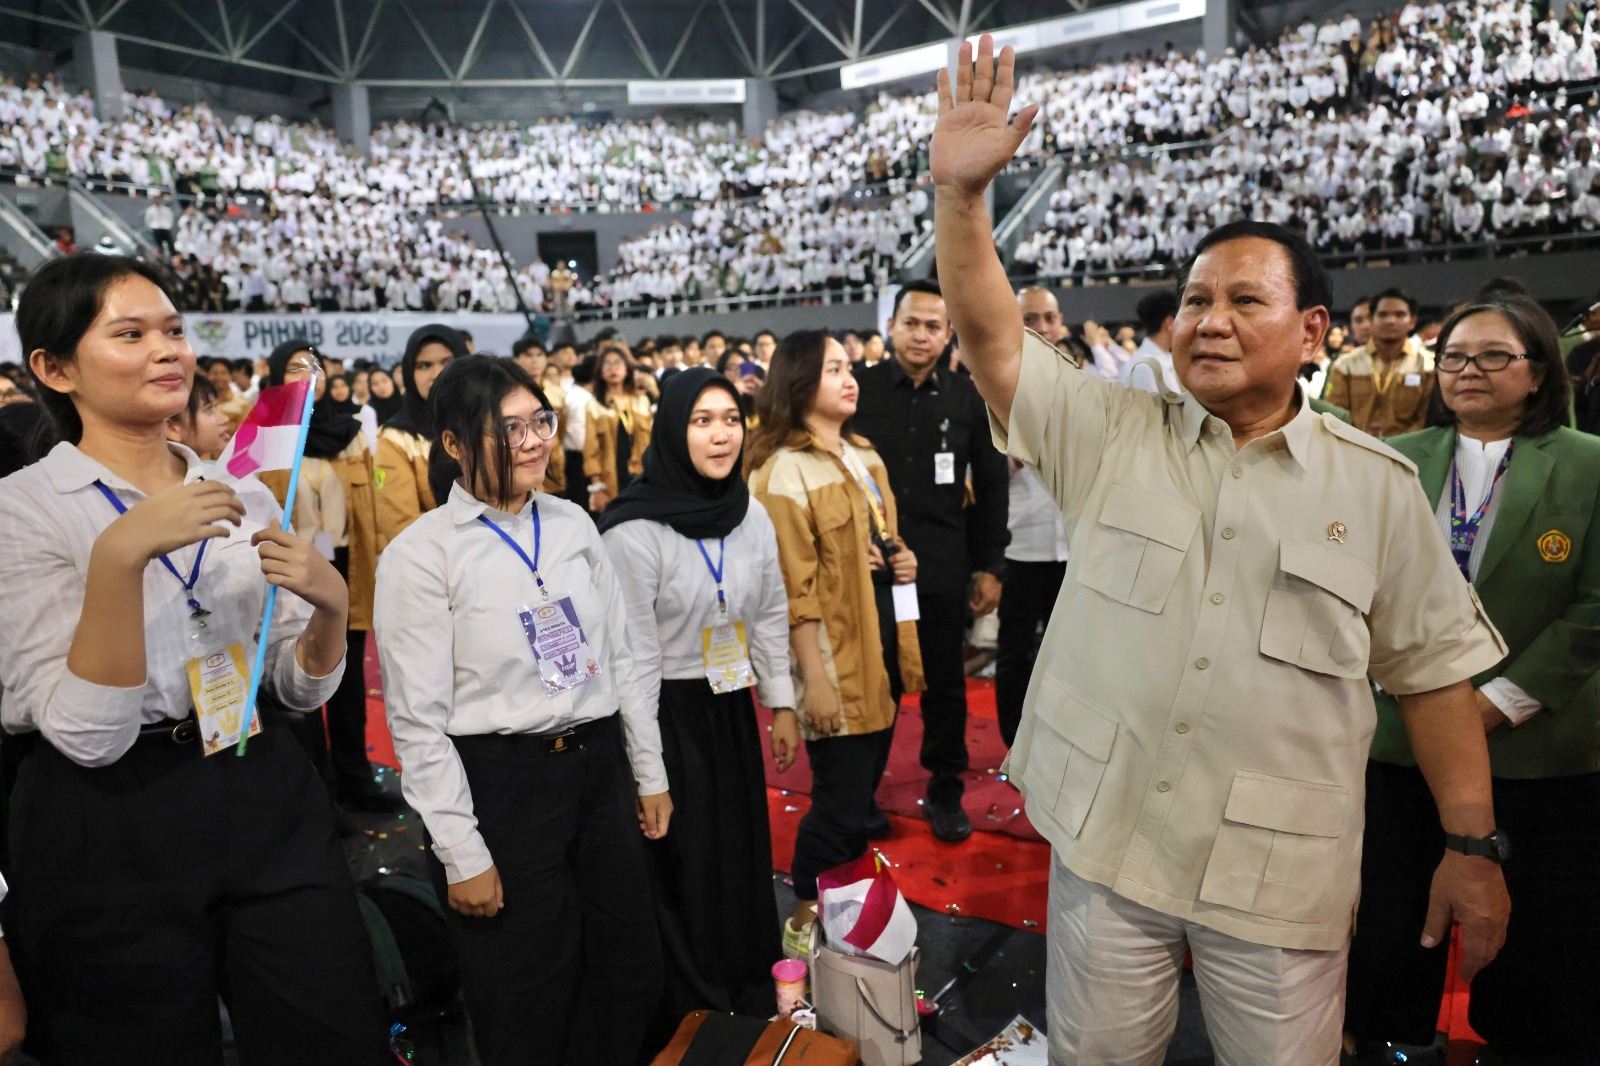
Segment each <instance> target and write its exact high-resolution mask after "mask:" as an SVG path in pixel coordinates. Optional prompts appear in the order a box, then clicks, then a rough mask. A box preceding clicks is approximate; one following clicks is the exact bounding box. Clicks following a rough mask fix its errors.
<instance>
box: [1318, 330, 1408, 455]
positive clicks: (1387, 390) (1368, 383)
mask: <svg viewBox="0 0 1600 1066" xmlns="http://www.w3.org/2000/svg"><path fill="white" fill-rule="evenodd" d="M1433 376H1434V373H1433V353H1432V352H1430V351H1428V349H1426V348H1424V347H1423V346H1422V344H1421V343H1420V342H1418V340H1417V338H1415V337H1410V338H1407V340H1406V350H1405V354H1404V355H1402V356H1401V357H1400V358H1399V359H1397V360H1395V363H1394V365H1393V366H1392V367H1389V368H1388V369H1387V370H1385V369H1384V366H1383V361H1382V360H1380V359H1378V358H1376V357H1375V356H1373V354H1372V346H1371V345H1370V344H1369V345H1364V346H1362V347H1360V348H1357V349H1356V350H1355V351H1353V352H1346V353H1345V354H1344V355H1341V356H1340V357H1339V358H1337V359H1335V360H1334V361H1333V366H1332V367H1330V368H1329V369H1328V384H1327V389H1326V391H1325V392H1324V393H1323V395H1322V398H1323V399H1324V400H1326V401H1328V402H1329V403H1331V404H1334V405H1335V406H1337V407H1343V408H1344V409H1345V410H1346V411H1349V412H1350V423H1351V425H1353V426H1355V427H1356V428H1357V429H1364V430H1366V431H1367V432H1368V433H1370V434H1372V435H1373V436H1374V437H1393V436H1397V435H1398V434H1401V433H1410V432H1412V431H1413V430H1418V429H1422V428H1423V427H1424V426H1426V425H1427V424H1428V397H1429V396H1431V395H1432V394H1433Z"/></svg>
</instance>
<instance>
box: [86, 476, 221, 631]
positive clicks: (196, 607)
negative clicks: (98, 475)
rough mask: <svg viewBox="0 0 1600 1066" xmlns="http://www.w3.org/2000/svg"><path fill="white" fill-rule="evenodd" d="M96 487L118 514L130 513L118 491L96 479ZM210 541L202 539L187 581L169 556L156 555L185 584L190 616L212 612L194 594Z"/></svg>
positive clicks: (203, 615)
mask: <svg viewBox="0 0 1600 1066" xmlns="http://www.w3.org/2000/svg"><path fill="white" fill-rule="evenodd" d="M94 487H95V488H97V489H99V490H100V492H101V494H102V495H104V496H105V498H106V499H108V500H110V501H111V506H113V507H115V508H116V509H117V513H118V514H127V513H128V508H127V505H125V504H124V503H123V502H122V501H121V500H119V499H117V494H116V493H114V492H112V491H111V490H110V489H108V488H106V485H105V482H103V481H100V480H99V479H96V480H95V483H94ZM208 543H210V541H209V539H207V540H202V541H201V542H200V550H199V551H197V552H195V553H194V568H193V569H192V570H190V571H189V580H187V581H185V580H184V579H183V575H182V574H180V573H179V572H178V568H177V567H176V566H173V565H172V560H171V559H169V558H167V557H166V556H165V555H158V556H156V558H158V559H160V560H161V565H162V566H164V567H166V568H167V571H168V572H169V573H171V574H172V576H173V577H175V578H177V579H178V584H180V585H182V586H183V594H184V596H185V597H186V598H187V599H188V601H189V611H190V615H189V617H190V618H195V619H200V618H204V617H205V616H206V615H208V614H210V613H211V612H210V611H208V610H206V609H205V608H204V607H202V606H200V601H199V600H197V599H195V595H194V586H195V582H197V581H199V580H200V564H201V562H202V561H204V559H205V557H206V545H207V544H208ZM200 624H201V625H205V623H204V622H201V623H200Z"/></svg>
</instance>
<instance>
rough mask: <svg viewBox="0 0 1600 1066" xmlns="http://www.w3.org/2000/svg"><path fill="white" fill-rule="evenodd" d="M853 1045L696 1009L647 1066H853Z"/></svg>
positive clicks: (781, 1024)
mask: <svg viewBox="0 0 1600 1066" xmlns="http://www.w3.org/2000/svg"><path fill="white" fill-rule="evenodd" d="M860 1061H861V1060H860V1059H859V1058H857V1057H856V1046H855V1045H854V1044H852V1043H850V1042H849V1041H848V1040H840V1039H838V1038H836V1037H831V1036H827V1035H825V1034H823V1033H817V1032H813V1031H812V1030H810V1029H803V1028H801V1027H800V1026H798V1025H795V1024H794V1023H793V1022H790V1021H777V1022H767V1021H763V1020H762V1019H760V1018H744V1017H741V1016H739V1015H737V1014H717V1013H714V1012H712V1011H708V1010H697V1011H694V1012H692V1013H690V1014H689V1015H688V1016H686V1017H685V1018H684V1019H683V1021H682V1022H681V1023H680V1024H679V1025H678V1031H677V1032H676V1033H675V1034H673V1037H672V1043H670V1044H668V1045H667V1046H666V1047H665V1048H663V1049H662V1051H661V1053H660V1054H659V1055H657V1056H656V1057H655V1058H654V1059H652V1060H651V1061H650V1066H857V1064H858V1063H859V1062H860Z"/></svg>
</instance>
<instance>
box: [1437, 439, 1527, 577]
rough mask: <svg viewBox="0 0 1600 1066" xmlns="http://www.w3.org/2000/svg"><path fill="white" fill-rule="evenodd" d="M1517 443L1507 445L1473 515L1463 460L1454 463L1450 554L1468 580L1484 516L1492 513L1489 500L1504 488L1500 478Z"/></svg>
mask: <svg viewBox="0 0 1600 1066" xmlns="http://www.w3.org/2000/svg"><path fill="white" fill-rule="evenodd" d="M1513 447H1515V445H1514V444H1509V445H1507V446H1506V454H1505V455H1504V456H1502V457H1501V459H1500V466H1499V467H1498V468H1497V469H1496V470H1495V472H1494V480H1493V481H1491V482H1490V483H1489V491H1488V492H1487V493H1485V494H1484V497H1483V502H1482V503H1480V504H1479V505H1478V509H1477V510H1476V511H1474V512H1473V513H1472V514H1470V515H1468V514H1467V493H1466V490H1465V489H1464V488H1462V486H1461V466H1460V464H1459V463H1454V462H1452V463H1451V464H1450V554H1451V555H1454V556H1455V557H1456V565H1457V566H1459V567H1460V568H1461V575H1462V576H1463V577H1465V578H1466V579H1467V580H1468V581H1471V580H1472V572H1471V567H1470V563H1471V561H1472V545H1473V544H1474V543H1475V542H1476V541H1477V539H1478V530H1479V528H1480V527H1481V526H1482V525H1483V518H1484V515H1486V514H1488V513H1489V503H1490V501H1491V500H1493V499H1494V493H1495V489H1497V488H1499V487H1500V479H1501V478H1503V477H1505V474H1506V465H1507V464H1508V463H1510V462H1511V449H1512V448H1513Z"/></svg>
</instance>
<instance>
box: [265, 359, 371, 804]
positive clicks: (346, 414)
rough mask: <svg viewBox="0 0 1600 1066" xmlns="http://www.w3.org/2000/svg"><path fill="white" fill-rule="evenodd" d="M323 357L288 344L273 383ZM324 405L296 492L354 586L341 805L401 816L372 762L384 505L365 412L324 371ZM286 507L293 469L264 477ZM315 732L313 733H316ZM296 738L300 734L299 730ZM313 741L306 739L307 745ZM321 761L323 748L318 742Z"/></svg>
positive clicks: (334, 706)
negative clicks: (370, 682) (370, 707)
mask: <svg viewBox="0 0 1600 1066" xmlns="http://www.w3.org/2000/svg"><path fill="white" fill-rule="evenodd" d="M318 358H319V356H318V353H317V350H316V348H314V347H313V346H312V345H310V344H307V343H306V342H305V341H287V342H285V343H283V344H280V345H278V346H277V347H276V348H274V349H273V351H272V354H271V355H270V356H268V357H267V381H266V384H268V385H282V384H283V383H284V382H285V381H302V380H305V379H306V378H308V377H311V376H312V372H313V367H316V366H317V360H318ZM314 381H315V385H314V387H315V389H316V392H315V396H316V403H315V405H313V407H312V408H311V428H310V431H309V432H308V433H307V434H306V455H305V459H304V460H303V461H302V462H301V464H300V486H299V488H298V489H297V490H296V491H295V500H294V528H295V532H296V533H297V534H299V535H300V536H302V537H305V538H306V539H308V540H311V541H312V542H313V543H315V544H316V545H317V546H318V547H319V548H321V549H322V553H323V555H324V556H326V557H328V558H331V559H332V560H333V565H334V566H335V567H337V568H338V570H339V573H340V574H341V575H343V577H344V579H345V581H346V583H347V584H348V585H349V586H350V628H349V631H348V633H347V634H346V642H347V648H348V652H349V659H348V662H349V668H348V669H347V670H345V675H344V678H343V680H341V681H340V682H339V687H338V689H337V690H336V691H335V692H334V694H333V696H332V697H331V698H329V700H328V740H329V750H330V753H331V755H332V759H333V777H334V782H333V783H334V795H335V798H336V799H337V801H338V803H339V805H340V806H341V807H344V808H346V809H349V810H357V811H387V810H393V809H394V807H395V802H394V801H393V800H392V799H390V798H389V797H388V796H386V795H385V794H384V792H383V790H382V789H381V788H379V787H378V785H377V783H376V782H375V781H374V780H373V778H372V767H371V764H370V763H369V762H368V761H367V694H366V678H365V671H364V670H363V668H362V663H363V662H365V659H366V649H367V631H368V630H370V629H371V628H372V590H373V584H374V580H375V578H376V575H377V571H378V548H377V540H378V528H377V526H378V523H377V507H376V504H375V502H374V499H373V478H374V474H373V465H372V451H371V450H370V449H369V448H368V447H367V438H366V435H365V434H363V433H362V432H361V422H360V420H359V419H358V418H357V412H358V411H359V410H360V407H359V406H358V405H357V404H356V402H355V401H354V400H352V399H351V398H350V397H349V395H348V394H346V396H345V399H344V400H342V401H341V400H335V399H334V398H333V397H332V396H331V395H329V393H328V382H327V379H325V378H324V377H323V376H322V374H321V373H320V369H319V370H318V372H317V373H316V376H315V379H314ZM257 477H259V478H260V479H261V481H262V483H263V484H265V485H266V486H267V487H268V488H269V489H271V490H272V494H273V495H274V496H276V497H277V498H278V502H279V503H280V504H281V503H283V500H284V497H285V495H286V494H287V493H288V490H289V471H287V470H271V471H266V472H263V473H261V474H258V475H257ZM314 732H315V731H314V730H309V731H308V734H310V733H314ZM296 735H300V733H299V732H298V731H297V734H296ZM304 739H305V737H302V740H304ZM312 748H313V757H315V754H316V753H315V742H314V741H313V743H312Z"/></svg>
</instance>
